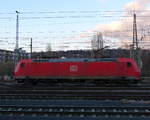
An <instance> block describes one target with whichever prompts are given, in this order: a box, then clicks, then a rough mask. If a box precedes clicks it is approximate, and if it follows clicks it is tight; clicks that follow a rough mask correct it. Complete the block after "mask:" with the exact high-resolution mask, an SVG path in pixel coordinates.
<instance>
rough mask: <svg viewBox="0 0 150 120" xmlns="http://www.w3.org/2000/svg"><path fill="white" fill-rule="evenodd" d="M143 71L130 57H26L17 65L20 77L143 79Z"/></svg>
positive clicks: (16, 69)
mask: <svg viewBox="0 0 150 120" xmlns="http://www.w3.org/2000/svg"><path fill="white" fill-rule="evenodd" d="M140 77H141V72H140V69H139V68H138V67H137V65H136V62H135V61H134V60H132V59H130V58H96V59H95V58H67V59H39V60H35V59H24V60H21V61H20V62H19V63H18V64H17V66H16V68H15V79H16V80H18V81H27V80H29V81H38V80H47V81H53V80H57V81H59V80H60V81H63V80H68V81H69V80H70V81H72V80H74V81H75V80H80V81H84V80H93V81H101V80H103V81H109V80H111V81H116V80H119V81H136V82H138V81H140Z"/></svg>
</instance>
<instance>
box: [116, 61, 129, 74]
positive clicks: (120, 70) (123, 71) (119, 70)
mask: <svg viewBox="0 0 150 120" xmlns="http://www.w3.org/2000/svg"><path fill="white" fill-rule="evenodd" d="M117 67H118V68H117V75H118V76H121V77H124V76H126V74H127V67H126V63H125V62H118V63H117Z"/></svg>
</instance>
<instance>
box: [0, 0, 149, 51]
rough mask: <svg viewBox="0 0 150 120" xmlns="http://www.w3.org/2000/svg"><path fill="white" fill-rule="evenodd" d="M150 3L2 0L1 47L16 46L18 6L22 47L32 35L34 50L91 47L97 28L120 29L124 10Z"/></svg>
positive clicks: (137, 8)
mask: <svg viewBox="0 0 150 120" xmlns="http://www.w3.org/2000/svg"><path fill="white" fill-rule="evenodd" d="M141 1H143V3H142V2H141ZM133 2H134V4H132V3H133ZM137 3H138V4H137ZM141 3H142V5H141V6H138V5H139V4H141ZM149 3H150V0H1V1H0V15H1V16H0V48H1V49H7V50H13V49H14V48H15V36H16V34H15V32H16V14H15V11H16V10H17V11H19V12H20V14H19V47H23V49H24V50H27V51H29V45H30V38H31V37H32V38H33V50H34V51H45V50H46V46H47V44H48V43H50V44H51V46H52V50H67V49H89V48H90V45H91V44H90V40H91V36H92V35H93V33H92V32H93V31H94V30H96V31H100V32H104V31H110V28H111V31H113V30H112V28H114V27H115V28H114V29H119V27H120V26H119V25H120V23H122V21H121V22H120V16H123V15H124V14H125V13H124V11H128V10H130V9H131V8H135V9H136V10H141V9H142V10H143V9H148V8H149ZM140 8H141V9H140ZM112 25H113V26H112ZM104 28H105V30H104ZM106 28H107V29H106ZM109 37H110V36H109ZM117 39H118V38H117ZM112 40H114V38H112ZM118 41H119V39H118V40H117V42H118ZM106 44H107V43H106Z"/></svg>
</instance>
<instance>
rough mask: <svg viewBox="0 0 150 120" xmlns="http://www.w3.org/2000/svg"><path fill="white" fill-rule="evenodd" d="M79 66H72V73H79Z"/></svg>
mask: <svg viewBox="0 0 150 120" xmlns="http://www.w3.org/2000/svg"><path fill="white" fill-rule="evenodd" d="M77 71H78V66H77V65H70V72H77Z"/></svg>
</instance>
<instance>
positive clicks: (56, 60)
mask: <svg viewBox="0 0 150 120" xmlns="http://www.w3.org/2000/svg"><path fill="white" fill-rule="evenodd" d="M32 61H33V62H99V61H101V62H116V61H117V58H65V59H38V60H32Z"/></svg>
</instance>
